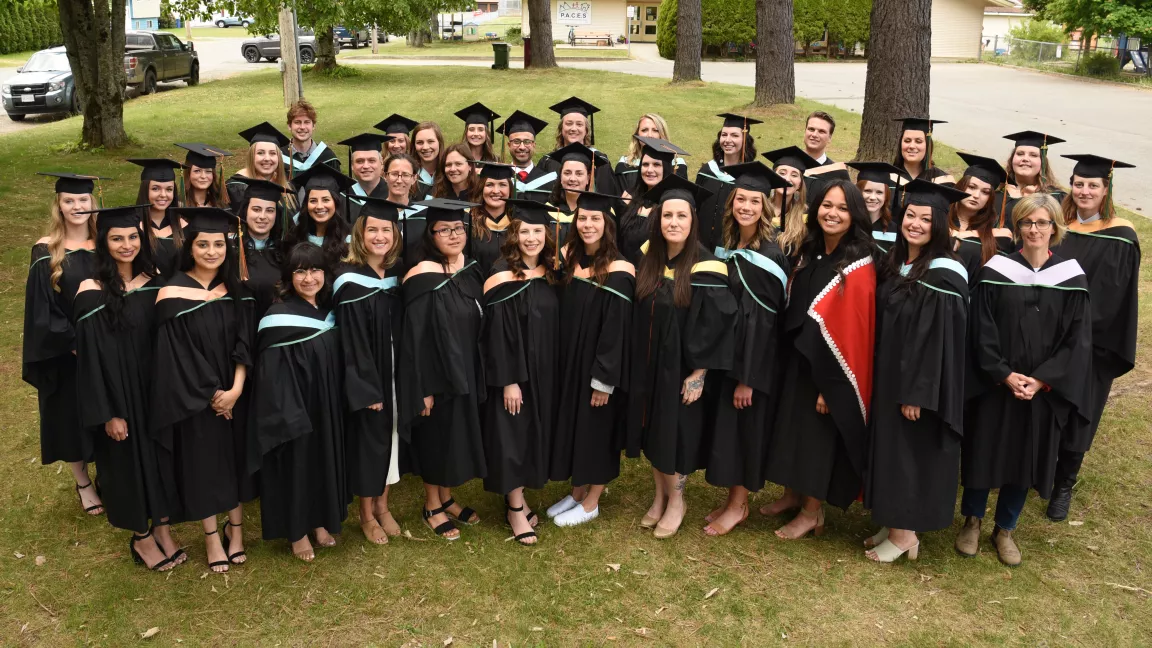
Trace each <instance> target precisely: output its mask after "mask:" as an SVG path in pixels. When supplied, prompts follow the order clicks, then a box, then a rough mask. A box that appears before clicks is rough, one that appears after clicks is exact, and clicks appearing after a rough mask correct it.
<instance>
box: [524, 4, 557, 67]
mask: <svg viewBox="0 0 1152 648" xmlns="http://www.w3.org/2000/svg"><path fill="white" fill-rule="evenodd" d="M528 35H529V37H531V39H532V40H531V42H530V43H529V45H528V48H529V50H530V54H531V55H532V67H534V68H554V67H556V52H555V51H553V50H554V46H553V44H552V3H551V2H550V1H549V0H528Z"/></svg>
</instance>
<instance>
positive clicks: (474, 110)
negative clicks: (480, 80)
mask: <svg viewBox="0 0 1152 648" xmlns="http://www.w3.org/2000/svg"><path fill="white" fill-rule="evenodd" d="M456 116H457V117H459V118H460V119H462V120H463V121H464V123H465V124H468V125H472V124H484V125H485V126H486V127H487V128H488V136H489V137H491V136H492V132H493V130H495V129H493V127H492V124H493V122H495V121H496V118H497V117H499V116H500V114H499V113H497V112H494V111H493V110H492V109H491V108H489V107H488V106H485V105H484V104H482V103H480V102H476V103H474V104H472V105H471V106H468V107H467V108H461V109H460V110H457V111H456Z"/></svg>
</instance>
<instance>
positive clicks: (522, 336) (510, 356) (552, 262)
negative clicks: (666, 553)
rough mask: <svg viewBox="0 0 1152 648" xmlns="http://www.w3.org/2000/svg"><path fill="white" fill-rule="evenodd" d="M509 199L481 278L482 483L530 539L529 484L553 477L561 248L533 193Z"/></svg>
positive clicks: (522, 537)
mask: <svg viewBox="0 0 1152 648" xmlns="http://www.w3.org/2000/svg"><path fill="white" fill-rule="evenodd" d="M509 202H510V203H511V205H512V208H513V214H512V221H511V223H510V224H509V226H508V229H509V233H508V238H507V239H506V240H505V241H504V244H503V245H502V246H501V247H500V258H499V259H497V260H496V262H495V263H494V264H493V265H492V269H491V271H490V275H489V277H488V279H487V281H485V282H484V299H483V305H484V324H483V326H482V327H481V330H480V345H481V349H482V353H483V358H484V377H485V379H486V380H487V388H488V397H487V403H488V404H487V405H486V406H485V408H484V418H483V421H484V422H483V430H484V457H485V459H486V460H487V463H488V473H487V475H486V476H485V477H484V490H487V491H488V492H490V493H497V494H499V495H503V496H504V506H505V508H506V511H505V519H506V521H507V523H508V525H509V526H510V527H511V528H512V533H513V535H514V537H515V540H516V541H517V542H519V543H520V544H523V545H532V544H535V543H536V541H537V537H536V532H535V531H533V530H532V528H533V526H534V525H533V524H532V521H533V520H534V519H535V518H536V515H535V514H534V513H532V512H531V511H529V510H528V509H527V504H526V502H525V501H524V489H525V488H543V487H544V485H545V484H546V483H548V462H549V458H550V454H551V443H552V430H553V427H554V416H555V407H556V396H557V392H556V389H557V386H558V384H557V382H558V376H557V370H558V368H559V364H560V362H559V359H560V358H559V353H558V341H557V337H556V336H557V334H558V333H559V330H560V303H559V300H558V299H557V297H556V290H555V288H554V287H553V286H554V284H555V283H556V254H557V252H556V241H555V240H554V239H553V238H552V232H551V229H550V228H549V227H548V225H549V223H550V221H551V219H550V218H549V216H548V211H547V208H546V207H545V206H544V205H542V204H540V203H538V202H535V201H532V200H516V199H513V200H510V201H509Z"/></svg>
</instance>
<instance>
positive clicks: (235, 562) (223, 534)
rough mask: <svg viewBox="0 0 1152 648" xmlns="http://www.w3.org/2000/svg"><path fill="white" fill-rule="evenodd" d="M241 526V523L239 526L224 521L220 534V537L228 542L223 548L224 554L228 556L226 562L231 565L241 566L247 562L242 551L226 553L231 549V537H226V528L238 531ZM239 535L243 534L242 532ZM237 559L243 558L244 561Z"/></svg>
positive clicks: (246, 555) (230, 521)
mask: <svg viewBox="0 0 1152 648" xmlns="http://www.w3.org/2000/svg"><path fill="white" fill-rule="evenodd" d="M242 526H244V523H243V522H241V523H240V524H232V520H225V521H224V529H223V530H221V532H220V536H221V537H222V538H224V539H225V540H227V541H228V545H227V546H226V547H224V554H225V555H227V556H228V562H230V563H232V564H233V565H243V564H244V563H246V562H248V554H246V553H244V550H243V549H241V550H240V551H237V552H236V553H228V551H229V550H230V549H231V548H232V536H230V535H228V527H232V528H234V529H239V528H240V527H242ZM241 533H243V531H241ZM237 558H243V559H244V560H236V559H237Z"/></svg>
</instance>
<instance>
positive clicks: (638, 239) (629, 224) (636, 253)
mask: <svg viewBox="0 0 1152 648" xmlns="http://www.w3.org/2000/svg"><path fill="white" fill-rule="evenodd" d="M640 200H641V199H640V198H639V197H636V198H633V199H632V201H633V203H639V202H640ZM652 209H654V208H653V207H652V206H651V205H645V206H644V207H639V206H638V207H636V209H632V205H629V206H628V209H627V211H625V212H624V215H623V216H621V217H620V224H619V226H618V227H617V228H616V248H617V249H619V250H620V255H621V256H623V257H624V258H625V259H627V260H628V262H629V263H631V264H632V265H637V264H639V263H640V258H641V257H643V256H644V254H643V253H642V252H641V251H640V247H641V246H642V245H644V243H645V242H646V241H647V240H648V234H649V232H650V231H651V226H650V225H649V223H648V216H649V215H650V213H651V211H652ZM641 211H643V212H644V213H643V214H641Z"/></svg>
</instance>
